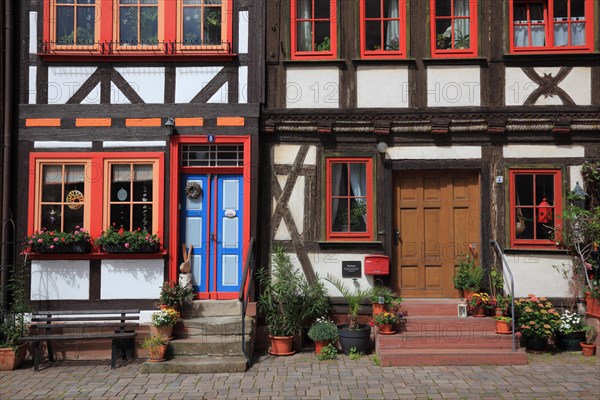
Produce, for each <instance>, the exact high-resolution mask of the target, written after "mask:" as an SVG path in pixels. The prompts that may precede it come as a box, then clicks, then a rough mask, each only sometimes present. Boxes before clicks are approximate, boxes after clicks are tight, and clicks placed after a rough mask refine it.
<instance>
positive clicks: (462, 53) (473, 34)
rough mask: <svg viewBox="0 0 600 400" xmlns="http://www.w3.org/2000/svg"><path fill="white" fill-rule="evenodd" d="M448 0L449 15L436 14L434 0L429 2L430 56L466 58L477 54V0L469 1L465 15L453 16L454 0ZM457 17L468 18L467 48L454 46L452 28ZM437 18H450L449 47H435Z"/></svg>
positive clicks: (453, 31) (453, 30)
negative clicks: (467, 13) (466, 14)
mask: <svg viewBox="0 0 600 400" xmlns="http://www.w3.org/2000/svg"><path fill="white" fill-rule="evenodd" d="M449 1H450V3H451V4H450V9H451V12H450V15H449V16H438V15H436V0H431V3H430V12H431V17H430V21H431V23H430V25H431V56H432V57H434V58H467V57H473V56H476V55H477V44H478V40H479V36H478V32H477V26H478V23H477V1H476V0H470V1H469V15H468V16H466V17H462V16H455V15H454V4H455V1H456V0H449ZM457 19H468V20H469V32H470V33H469V48H468V49H460V48H455V47H454V46H455V40H454V39H455V33H456V32H455V29H454V21H455V20H457ZM439 20H450V29H451V36H450V45H451V48H449V49H438V48H437V31H436V30H437V29H436V28H437V21H439Z"/></svg>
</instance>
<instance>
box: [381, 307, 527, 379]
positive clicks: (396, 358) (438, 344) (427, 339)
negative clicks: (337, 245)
mask: <svg viewBox="0 0 600 400" xmlns="http://www.w3.org/2000/svg"><path fill="white" fill-rule="evenodd" d="M457 306H458V300H456V299H439V300H438V299H435V300H425V299H424V300H416V299H415V300H413V299H410V300H405V301H404V302H403V303H402V308H401V310H402V311H403V312H404V313H405V315H406V318H405V323H404V324H403V327H402V330H401V331H399V332H398V333H396V334H395V335H381V334H376V338H375V346H376V352H377V355H378V356H379V359H380V360H381V365H382V366H384V367H385V366H418V365H519V364H527V355H526V354H525V352H524V351H523V350H522V349H518V344H517V351H516V352H513V351H512V335H499V334H496V326H495V321H494V319H493V318H492V317H486V318H475V317H467V318H459V317H457Z"/></svg>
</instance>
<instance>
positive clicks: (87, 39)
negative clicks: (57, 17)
mask: <svg viewBox="0 0 600 400" xmlns="http://www.w3.org/2000/svg"><path fill="white" fill-rule="evenodd" d="M95 15H96V13H95V10H94V7H77V44H93V43H94V30H95V23H96V21H95V20H96V17H95Z"/></svg>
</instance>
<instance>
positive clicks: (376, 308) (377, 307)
mask: <svg viewBox="0 0 600 400" xmlns="http://www.w3.org/2000/svg"><path fill="white" fill-rule="evenodd" d="M385 311H386V309H385V304H379V303H373V316H376V315H379V314H381V313H384V312H385Z"/></svg>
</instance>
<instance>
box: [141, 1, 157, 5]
mask: <svg viewBox="0 0 600 400" xmlns="http://www.w3.org/2000/svg"><path fill="white" fill-rule="evenodd" d="M140 4H158V0H141V1H140Z"/></svg>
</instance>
